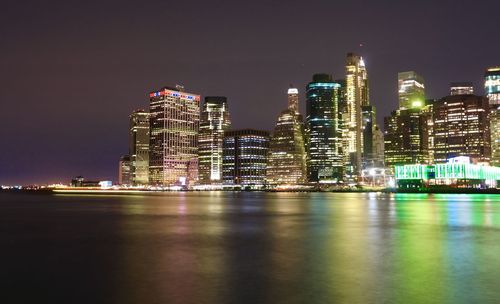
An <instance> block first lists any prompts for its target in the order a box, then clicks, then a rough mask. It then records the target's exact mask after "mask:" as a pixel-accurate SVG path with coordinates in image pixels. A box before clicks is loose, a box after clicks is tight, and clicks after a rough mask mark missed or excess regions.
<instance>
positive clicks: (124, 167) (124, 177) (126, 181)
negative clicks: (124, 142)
mask: <svg viewBox="0 0 500 304" xmlns="http://www.w3.org/2000/svg"><path fill="white" fill-rule="evenodd" d="M131 171H132V162H131V160H130V155H123V156H122V157H120V163H119V165H118V184H120V185H123V186H130V185H131V184H132V174H131ZM82 180H83V179H82Z"/></svg>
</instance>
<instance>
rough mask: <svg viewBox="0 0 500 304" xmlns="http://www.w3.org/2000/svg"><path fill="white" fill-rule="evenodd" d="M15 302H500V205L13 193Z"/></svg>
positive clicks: (448, 200)
mask: <svg viewBox="0 0 500 304" xmlns="http://www.w3.org/2000/svg"><path fill="white" fill-rule="evenodd" d="M0 242H1V243H0V244H1V246H0V291H1V293H0V298H1V299H2V300H1V301H0V302H1V303H499V301H500V196H498V195H464V194H460V195H450V194H446V195H439V194H436V195H427V194H374V193H167V194H161V195H137V196H127V195H113V196H111V195H110V196H100V195H33V194H9V193H0Z"/></svg>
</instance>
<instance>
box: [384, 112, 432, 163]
mask: <svg viewBox="0 0 500 304" xmlns="http://www.w3.org/2000/svg"><path fill="white" fill-rule="evenodd" d="M429 109H430V108H429V106H425V107H423V108H411V109H405V108H400V109H398V110H396V111H393V112H392V113H391V115H390V116H388V117H385V119H384V162H385V165H386V167H388V168H391V169H393V168H394V166H395V165H406V164H420V163H429V162H430V159H429V131H428V128H429V125H428V120H429V119H428V116H429V115H430V110H429Z"/></svg>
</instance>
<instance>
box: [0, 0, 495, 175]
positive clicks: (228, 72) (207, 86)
mask: <svg viewBox="0 0 500 304" xmlns="http://www.w3.org/2000/svg"><path fill="white" fill-rule="evenodd" d="M499 11H500V1H498V0H491V1H490V0H486V1H460V0H458V1H457V0H449V1H431V0H419V1H415V0H413V1H406V0H398V1H396V0H394V1H383V0H378V1H346V0H344V1H316V0H309V1H271V0H268V1H260V0H259V1H234V0H233V1H187V0H184V1H149V2H147V3H143V2H142V1H130V0H122V1H95V0H88V1H19V0H18V1H9V0H6V1H2V6H1V7H0V104H1V110H0V121H1V125H0V126H1V128H0V136H1V146H0V184H14V183H22V184H27V183H43V182H56V181H63V182H68V181H69V179H71V177H73V176H76V175H80V174H81V175H84V176H86V177H88V178H96V179H111V180H117V167H118V160H119V157H120V155H122V154H126V153H127V143H128V139H127V128H128V115H129V113H130V112H131V111H132V110H134V109H137V108H147V106H148V97H147V93H148V92H149V91H152V90H155V89H158V88H160V87H162V86H165V85H175V84H183V85H185V87H186V90H187V91H188V92H192V93H198V94H201V95H202V96H206V95H225V96H227V97H228V100H229V107H230V111H231V115H232V121H233V125H234V127H235V128H243V127H253V128H261V129H268V130H270V129H272V127H273V125H274V122H275V119H276V117H277V115H278V114H279V112H280V111H281V110H282V109H283V108H284V107H285V106H286V95H285V93H286V90H287V88H288V85H289V84H290V83H292V84H294V85H295V86H297V87H298V88H299V89H300V91H301V103H302V104H301V108H302V112H304V95H303V93H304V87H305V85H306V84H307V82H308V81H309V80H310V78H311V76H312V74H313V73H318V72H324V73H331V74H333V76H334V77H335V78H342V77H344V64H345V56H346V53H347V52H350V51H354V52H358V53H360V54H361V55H363V56H364V57H365V61H366V64H367V69H368V74H369V78H370V81H371V87H370V89H371V101H372V103H373V104H374V105H376V106H377V108H378V113H377V115H378V121H379V122H382V117H383V116H385V115H387V114H389V112H390V111H391V110H392V109H394V108H395V107H396V106H397V72H399V71H405V70H415V71H417V72H418V73H420V74H421V75H422V76H423V77H424V78H425V80H426V86H427V95H428V97H432V98H437V97H442V96H444V95H446V94H447V92H448V84H449V82H451V81H473V82H474V84H475V85H476V91H477V92H479V93H480V94H483V88H482V85H481V78H482V75H483V73H484V70H485V68H486V67H488V66H492V65H499V64H500V42H499V38H498V35H499V34H498V33H499V30H500V18H499V15H498V12H499ZM360 44H363V47H360V46H359V45H360Z"/></svg>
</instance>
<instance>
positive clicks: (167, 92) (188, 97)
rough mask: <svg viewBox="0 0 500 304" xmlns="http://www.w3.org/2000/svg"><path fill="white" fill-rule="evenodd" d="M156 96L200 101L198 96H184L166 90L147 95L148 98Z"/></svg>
mask: <svg viewBox="0 0 500 304" xmlns="http://www.w3.org/2000/svg"><path fill="white" fill-rule="evenodd" d="M158 96H171V97H178V98H182V99H189V100H195V101H200V95H190V94H185V93H182V92H177V91H171V90H166V89H165V90H163V91H159V92H152V93H150V94H149V97H158Z"/></svg>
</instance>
